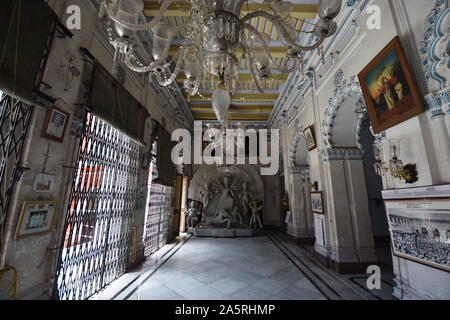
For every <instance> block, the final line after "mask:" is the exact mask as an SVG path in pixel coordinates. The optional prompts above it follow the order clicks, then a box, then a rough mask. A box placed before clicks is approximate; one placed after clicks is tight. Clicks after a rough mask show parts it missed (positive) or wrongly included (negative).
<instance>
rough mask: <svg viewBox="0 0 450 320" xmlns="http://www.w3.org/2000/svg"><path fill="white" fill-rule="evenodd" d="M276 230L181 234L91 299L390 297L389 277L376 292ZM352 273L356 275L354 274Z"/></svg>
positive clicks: (363, 298)
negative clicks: (248, 234)
mask: <svg viewBox="0 0 450 320" xmlns="http://www.w3.org/2000/svg"><path fill="white" fill-rule="evenodd" d="M311 249H312V248H304V247H299V246H297V245H295V244H292V243H290V242H289V241H288V239H287V238H286V237H285V236H283V235H281V234H278V233H275V232H273V233H271V232H264V233H263V234H261V235H260V236H258V237H254V238H234V239H219V238H196V237H190V238H186V239H183V240H182V241H180V242H179V243H177V244H173V245H169V246H166V247H165V248H164V249H163V250H162V251H161V252H159V253H158V255H157V257H156V258H154V260H153V262H152V263H147V266H144V267H143V268H142V269H141V270H137V271H135V272H133V273H130V274H126V275H125V276H123V277H122V278H119V279H118V280H116V281H115V282H113V284H112V285H110V286H108V287H107V288H106V289H105V290H103V291H102V292H100V293H99V294H97V295H96V296H94V297H92V299H117V300H188V299H189V300H229V299H231V300H350V299H355V300H373V299H389V298H390V296H391V293H392V286H391V284H390V282H389V279H388V280H387V281H385V282H383V285H384V287H383V288H382V290H378V291H377V292H370V291H368V290H366V289H365V288H364V281H365V280H364V279H366V278H367V275H353V276H354V278H351V277H349V276H345V277H344V276H339V275H337V274H335V273H334V272H332V271H330V270H328V269H326V268H324V267H323V266H321V265H320V264H318V263H317V261H316V260H315V259H314V257H313V255H312V253H311ZM355 279H356V280H355Z"/></svg>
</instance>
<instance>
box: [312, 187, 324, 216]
mask: <svg viewBox="0 0 450 320" xmlns="http://www.w3.org/2000/svg"><path fill="white" fill-rule="evenodd" d="M311 208H312V212H313V213H317V214H325V210H324V209H323V195H322V191H316V192H311Z"/></svg>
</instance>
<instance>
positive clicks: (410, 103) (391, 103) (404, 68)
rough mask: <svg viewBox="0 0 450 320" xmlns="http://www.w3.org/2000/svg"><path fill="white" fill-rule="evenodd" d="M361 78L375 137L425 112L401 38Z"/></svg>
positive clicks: (365, 69)
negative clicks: (376, 134)
mask: <svg viewBox="0 0 450 320" xmlns="http://www.w3.org/2000/svg"><path fill="white" fill-rule="evenodd" d="M358 78H359V82H360V84H361V89H362V91H363V93H364V98H365V100H366V105H367V111H368V113H369V116H370V120H371V122H372V126H373V130H374V132H375V133H380V132H381V131H384V130H386V129H388V128H391V127H393V126H395V125H397V124H399V123H401V122H404V121H406V120H408V119H411V118H412V117H415V116H417V115H419V114H421V113H422V112H424V110H425V109H424V106H423V102H422V98H421V97H420V92H419V89H418V87H417V84H416V82H415V80H414V74H413V72H412V71H411V68H410V66H409V64H408V60H407V59H406V55H405V52H404V50H403V47H402V44H401V42H400V38H399V37H395V38H394V39H393V40H392V41H391V42H390V43H389V44H388V45H387V46H386V47H385V48H384V49H383V50H382V51H381V52H380V53H379V54H378V55H377V56H376V57H375V59H373V60H372V62H370V64H369V65H368V66H367V67H365V68H364V69H363V70H362V71H361V72H360V73H359V75H358Z"/></svg>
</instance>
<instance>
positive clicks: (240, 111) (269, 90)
mask: <svg viewBox="0 0 450 320" xmlns="http://www.w3.org/2000/svg"><path fill="white" fill-rule="evenodd" d="M290 1H291V2H292V3H293V4H294V6H293V11H292V16H293V18H294V19H295V21H294V22H295V27H296V29H297V30H302V29H303V28H305V29H308V22H312V21H313V20H314V18H315V16H316V14H317V9H318V2H319V1H318V0H290ZM262 2H263V1H262V0H258V1H255V0H253V1H248V3H247V4H245V5H244V9H243V11H242V14H246V13H248V12H252V11H256V10H261V9H264V10H266V9H265V8H266V7H263V6H262V5H261V3H262ZM160 5H161V3H160V1H158V0H146V1H145V11H144V14H145V15H146V16H147V17H153V16H154V15H155V14H156V12H157V11H158V9H159V7H160ZM189 10H190V5H189V4H187V3H181V2H180V3H175V4H174V5H172V6H171V7H170V8H169V10H168V11H167V12H166V14H165V16H164V18H163V19H164V21H165V22H166V23H169V24H172V25H176V26H182V25H184V24H185V22H186V20H187V18H188V16H189ZM252 25H253V26H254V27H255V28H257V29H258V30H259V31H260V32H265V33H267V34H268V35H270V37H271V42H270V50H271V53H272V56H273V57H274V58H275V59H276V62H277V63H278V64H280V63H282V62H283V59H284V58H283V57H284V56H285V52H286V51H287V48H286V47H285V46H283V45H282V44H281V42H280V41H279V37H278V34H277V31H276V28H274V26H273V25H272V23H271V22H270V21H268V20H266V19H265V18H256V19H253V20H252ZM184 36H185V30H182V31H181V32H180V33H179V34H178V35H177V38H176V40H175V45H173V46H172V48H171V52H173V53H175V52H176V51H177V49H178V46H179V45H180V44H181V43H182V39H183V38H184ZM239 58H240V72H239V91H238V92H237V94H235V95H234V96H233V97H232V100H233V102H232V106H231V107H230V115H231V120H233V121H245V122H247V121H250V122H253V121H258V122H266V121H267V120H268V119H269V117H270V114H271V113H272V110H273V108H274V105H275V102H276V100H277V98H278V95H279V94H280V92H281V90H282V88H283V86H284V83H285V82H286V80H287V78H288V74H282V73H279V72H278V73H277V72H275V71H274V72H273V74H272V77H271V79H270V80H268V81H267V83H266V88H265V89H266V90H265V92H264V93H262V94H261V93H259V92H258V90H257V89H256V87H255V85H254V83H253V80H252V77H251V74H250V70H249V68H248V66H247V59H245V57H242V52H240V54H239ZM178 79H179V81H180V82H181V81H182V79H184V75H183V74H180V75H179V77H178ZM215 85H216V84H215V83H212V84H211V85H209V86H207V87H203V88H201V90H200V92H199V94H197V95H195V96H193V97H188V95H187V94H186V95H185V98H186V101H187V102H188V106H189V108H190V111H191V112H192V115H193V116H194V118H195V119H196V120H212V121H214V120H216V116H215V114H214V112H213V110H212V107H211V100H210V98H211V95H212V92H213V90H214V89H215Z"/></svg>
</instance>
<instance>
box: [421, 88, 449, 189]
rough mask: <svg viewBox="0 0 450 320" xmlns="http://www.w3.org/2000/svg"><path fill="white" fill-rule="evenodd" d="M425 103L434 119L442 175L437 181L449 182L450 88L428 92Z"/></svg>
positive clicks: (436, 148)
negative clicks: (432, 92) (433, 92)
mask: <svg viewBox="0 0 450 320" xmlns="http://www.w3.org/2000/svg"><path fill="white" fill-rule="evenodd" d="M425 105H426V106H427V109H428V113H429V116H430V119H431V120H432V123H431V125H432V128H431V134H432V137H433V144H434V148H435V150H436V157H437V165H438V169H439V176H440V181H436V183H437V184H440V183H449V182H450V170H449V169H448V164H449V163H450V133H449V120H448V118H449V113H450V88H448V87H447V88H445V89H443V90H441V91H439V92H437V93H435V94H428V95H427V96H426V97H425ZM446 118H447V119H446Z"/></svg>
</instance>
